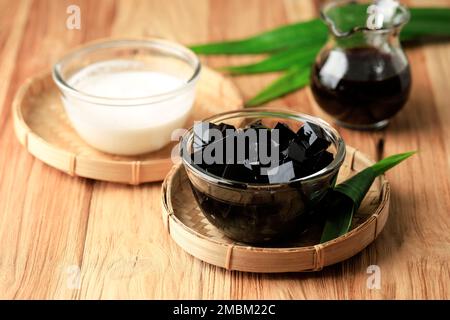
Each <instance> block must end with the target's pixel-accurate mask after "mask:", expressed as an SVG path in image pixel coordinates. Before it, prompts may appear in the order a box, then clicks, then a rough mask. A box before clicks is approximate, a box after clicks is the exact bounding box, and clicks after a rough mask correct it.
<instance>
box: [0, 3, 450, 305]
mask: <svg viewBox="0 0 450 320" xmlns="http://www.w3.org/2000/svg"><path fill="white" fill-rule="evenodd" d="M317 2H318V1H306V0H303V1H297V0H285V1H281V0H277V1H275V0H248V1H241V0H226V1H225V0H210V1H207V0H171V1H164V0H159V1H158V0H152V1H125V0H121V1H112V0H100V1H51V0H47V1H44V0H42V1H41V0H34V1H32V0H30V1H27V0H22V1H7V0H1V1H0V79H1V81H0V128H1V129H0V176H1V179H0V252H1V255H0V298H4V299H11V298H32V299H38V298H48V299H51V298H58V299H62V298H72V299H85V298H94V299H96V298H121V299H128V298H175V299H178V298H196V299H205V298H213V299H218V298H224V299H229V298H237V299H239V298H246V299H251V298H256V299H261V298H275V299H313V298H319V299H320V298H326V299H333V298H344V299H361V298H369V299H382V298H388V299H393V298H399V299H404V298H429V299H437V298H449V297H450V284H449V281H448V279H450V265H449V264H450V263H449V262H450V235H449V232H448V230H449V228H450V216H449V211H450V181H449V180H450V179H449V173H450V129H449V126H448V122H449V121H450V114H449V113H450V111H449V104H448V97H447V95H448V92H450V85H449V82H448V79H449V72H450V59H449V57H450V44H449V43H440V44H432V45H430V44H426V45H423V46H417V47H414V48H408V50H407V54H408V57H409V59H410V62H411V65H412V72H413V77H414V80H413V90H412V95H411V98H410V100H409V102H408V104H407V106H406V108H405V109H404V110H403V111H402V112H401V113H400V114H399V115H398V116H397V117H396V118H395V119H394V121H393V123H392V124H391V125H390V126H389V127H388V128H387V130H385V131H383V132H378V133H367V132H353V131H349V130H345V129H340V132H341V134H342V135H343V137H344V139H345V140H346V142H347V143H348V144H349V145H352V146H355V147H356V148H358V149H360V150H362V151H363V152H364V153H366V154H368V155H370V156H372V157H381V156H383V155H388V154H391V153H395V152H400V151H406V150H414V149H418V150H419V154H418V155H416V156H414V157H413V158H411V159H410V160H408V161H407V162H405V163H404V164H402V165H401V166H399V167H398V168H396V169H395V170H392V172H389V173H388V174H387V178H388V179H389V181H390V183H391V187H392V195H391V212H390V217H389V220H388V221H387V224H386V227H385V229H384V231H383V232H382V233H381V235H380V236H379V238H378V239H377V241H375V243H373V244H372V245H370V246H369V247H368V248H367V249H366V250H364V251H363V252H361V253H360V254H358V255H357V256H355V257H354V258H352V259H350V260H348V261H346V262H343V263H341V264H338V265H335V266H332V267H328V268H325V269H324V270H323V271H321V272H318V273H307V274H279V275H269V274H252V273H240V272H228V271H224V270H222V269H220V268H216V267H213V266H210V265H207V264H205V263H202V262H200V261H199V260H196V259H194V258H192V257H191V256H189V255H188V254H186V253H184V252H183V251H182V250H181V249H180V248H178V246H177V245H176V244H175V243H174V242H173V241H172V240H171V239H170V238H169V237H168V236H167V235H166V233H165V231H164V229H163V225H162V221H161V217H160V216H161V214H160V210H161V207H160V201H159V200H160V184H159V183H154V184H145V185H143V186H139V187H131V186H123V185H116V184H111V183H105V182H95V181H91V180H85V179H81V178H71V177H69V176H66V175H65V174H63V173H60V172H58V171H57V170H54V169H52V168H50V167H48V166H46V165H44V164H43V163H42V162H40V161H39V160H35V159H34V158H33V157H32V156H31V155H29V154H28V153H27V152H26V151H25V149H24V148H22V147H21V146H20V144H19V143H18V141H17V140H16V138H15V137H14V133H13V124H12V119H11V112H10V108H11V102H12V99H13V97H14V94H15V92H16V90H17V89H18V88H19V86H20V85H21V84H22V83H23V81H25V79H26V78H28V77H30V76H32V75H34V74H36V73H39V72H42V71H44V70H48V69H49V68H50V67H51V65H52V63H54V62H55V61H56V59H57V58H59V57H60V56H61V55H62V54H63V53H64V52H65V51H67V50H69V49H70V48H73V47H75V46H77V45H79V44H80V43H84V42H86V41H89V40H94V39H98V38H102V37H108V36H156V35H158V36H163V37H166V38H169V39H174V40H177V41H180V42H182V43H194V42H205V41H211V40H223V39H229V38H238V37H244V36H248V35H251V34H253V33H256V32H259V31H262V30H266V29H268V28H272V27H275V26H279V25H282V24H284V23H288V22H293V21H297V20H301V19H307V18H310V17H313V16H316V15H317ZM407 3H409V4H411V5H446V6H449V5H450V1H448V0H444V1H419V0H414V1H407ZM69 4H77V5H79V6H80V8H81V14H82V26H81V30H68V29H66V27H65V21H66V18H67V14H66V8H67V6H68V5H69ZM253 59H254V58H253V57H208V58H203V62H204V63H206V64H208V65H209V66H212V67H214V66H220V65H224V64H234V63H240V62H248V61H250V60H253ZM274 77H276V75H261V76H240V77H236V78H235V79H234V80H235V83H236V84H237V85H238V87H239V88H240V89H241V90H242V92H243V94H244V96H245V97H246V98H248V97H250V96H252V95H254V94H255V93H256V92H257V91H258V90H260V89H261V88H262V87H263V86H264V85H266V84H267V83H268V81H270V80H272V79H273V78H274ZM271 105H282V106H288V107H291V108H293V109H296V110H299V111H303V112H308V113H313V114H318V111H317V108H316V107H315V105H314V103H313V101H312V99H311V96H310V93H309V90H308V89H306V90H301V91H299V92H297V93H294V94H291V95H289V96H287V97H285V98H283V99H280V100H279V101H275V102H273V103H271ZM371 264H376V265H378V266H379V267H380V269H381V289H379V290H377V289H373V290H370V289H368V288H367V286H366V281H367V278H368V277H369V275H368V274H367V273H366V270H367V267H368V266H369V265H371ZM77 268H80V270H81V277H80V283H77V282H78V281H76V280H77V279H76V270H77ZM78 284H80V286H79V288H78V286H77V285H78Z"/></svg>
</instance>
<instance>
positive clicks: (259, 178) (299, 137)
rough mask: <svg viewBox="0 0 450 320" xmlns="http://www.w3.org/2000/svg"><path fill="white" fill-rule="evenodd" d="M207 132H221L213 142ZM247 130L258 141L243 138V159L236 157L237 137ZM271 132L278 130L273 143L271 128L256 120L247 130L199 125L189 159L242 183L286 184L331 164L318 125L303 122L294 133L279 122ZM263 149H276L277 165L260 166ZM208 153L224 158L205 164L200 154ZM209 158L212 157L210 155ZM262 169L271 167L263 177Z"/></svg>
mask: <svg viewBox="0 0 450 320" xmlns="http://www.w3.org/2000/svg"><path fill="white" fill-rule="evenodd" d="M210 129H217V130H219V131H220V132H221V133H222V138H221V139H218V140H217V139H215V137H214V135H213V134H210ZM249 129H252V130H255V131H256V137H257V141H250V139H246V140H245V141H246V144H245V154H244V155H243V157H242V155H241V157H238V154H237V141H238V138H239V139H242V138H244V137H241V136H240V135H245V134H246V132H247V130H249ZM274 129H277V130H279V134H278V138H279V139H278V141H275V140H274V138H273V137H272V134H271V129H270V128H267V127H266V126H265V125H264V124H263V123H262V122H261V121H255V122H253V123H251V124H249V125H248V126H247V127H246V128H244V129H237V130H236V129H235V128H234V127H233V126H231V125H228V124H224V123H220V124H218V125H217V124H211V123H198V124H196V126H194V146H195V147H194V152H193V154H192V158H193V159H197V160H198V159H201V160H202V161H201V162H200V163H198V162H195V165H197V166H199V167H200V168H202V169H204V170H205V171H206V172H208V173H210V174H213V175H215V176H217V177H221V178H224V179H228V180H234V181H239V182H245V183H285V182H289V181H291V180H294V179H297V178H301V177H304V176H307V175H311V174H313V173H314V172H317V171H319V170H321V169H322V168H325V167H326V166H328V165H329V164H330V163H331V161H333V155H332V154H331V153H330V152H328V151H326V150H327V149H328V147H329V146H330V144H331V141H330V140H329V138H328V136H327V135H326V133H325V132H324V130H323V129H322V128H321V127H320V126H318V125H316V124H313V123H310V122H306V123H305V124H304V125H303V126H302V127H301V128H300V129H299V130H298V131H297V133H295V132H293V131H292V130H291V129H290V128H289V127H288V126H287V125H286V124H284V123H281V122H279V123H277V125H276V126H275V127H274ZM263 131H264V133H265V134H266V135H265V136H266V137H267V139H265V140H264V139H261V138H260V137H261V136H262V135H261V134H260V133H261V132H263ZM247 133H248V132H247ZM247 138H248V136H247ZM262 140H264V141H262ZM241 141H242V140H241ZM230 146H233V147H234V150H232V152H230V151H231V150H229V149H228V148H229V147H230ZM263 146H264V147H265V151H266V153H267V156H271V151H273V150H274V149H273V147H274V146H276V147H277V148H276V150H277V152H278V153H279V154H278V163H269V164H267V163H261V161H260V151H261V150H260V148H262V147H263ZM211 150H222V151H223V157H222V158H220V159H219V158H216V160H219V162H218V163H205V161H203V158H202V156H203V152H206V151H207V152H210V151H211ZM212 155H213V156H214V155H215V154H214V153H212ZM255 155H256V156H257V158H256V159H255V158H254V156H255ZM252 156H253V157H252ZM196 157H197V158H196ZM198 157H200V158H198ZM242 158H244V161H242ZM272 159H273V158H272ZM239 160H241V161H239ZM262 167H265V168H268V167H270V169H269V171H268V175H267V174H263V172H262V171H261V168H262ZM276 167H278V168H276ZM275 168H276V169H277V170H275Z"/></svg>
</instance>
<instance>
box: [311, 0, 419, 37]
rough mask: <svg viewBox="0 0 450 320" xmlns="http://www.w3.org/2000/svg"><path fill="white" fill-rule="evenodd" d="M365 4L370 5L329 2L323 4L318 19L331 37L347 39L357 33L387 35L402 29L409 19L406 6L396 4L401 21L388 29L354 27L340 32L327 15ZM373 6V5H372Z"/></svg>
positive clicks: (344, 0)
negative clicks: (332, 11)
mask: <svg viewBox="0 0 450 320" xmlns="http://www.w3.org/2000/svg"><path fill="white" fill-rule="evenodd" d="M358 3H359V4H367V5H370V4H371V3H369V2H368V1H367V2H358V0H331V1H329V2H327V3H325V4H324V5H323V6H322V7H321V8H320V17H321V19H322V20H323V21H324V22H325V24H326V25H327V26H328V27H329V28H330V29H331V31H332V33H333V35H335V36H336V37H342V38H343V37H349V36H351V35H353V34H355V33H358V32H369V33H381V34H382V33H389V32H392V30H394V29H397V28H400V27H403V26H404V25H405V24H406V23H407V22H408V21H409V19H410V18H411V13H410V11H409V10H408V8H407V7H406V6H404V5H403V4H402V3H400V2H398V6H397V8H398V9H400V11H401V14H402V17H403V18H402V19H401V20H400V21H398V22H397V23H395V24H393V25H392V26H390V27H382V28H379V29H369V28H367V26H355V27H353V28H351V29H350V30H349V31H341V30H339V29H338V28H337V27H336V23H335V22H334V21H333V19H332V18H331V17H330V16H329V14H328V13H327V12H328V11H329V10H330V9H333V8H336V7H340V6H344V5H351V4H358ZM372 4H373V3H372Z"/></svg>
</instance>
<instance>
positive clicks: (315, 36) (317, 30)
mask: <svg viewBox="0 0 450 320" xmlns="http://www.w3.org/2000/svg"><path fill="white" fill-rule="evenodd" d="M344 9H345V10H346V14H341V16H342V18H341V23H342V24H344V29H345V25H354V24H355V23H356V24H357V23H358V21H355V20H358V19H361V15H360V14H355V13H353V14H352V11H355V12H356V13H359V12H360V9H359V8H358V7H357V6H352V7H350V8H344ZM409 10H410V12H411V19H410V21H409V23H408V24H407V25H406V26H405V27H404V29H403V31H402V33H401V39H402V40H414V39H416V38H421V37H428V36H450V8H447V7H444V8H442V7H433V8H410V9H409ZM347 11H348V12H347ZM363 17H364V16H363ZM327 37H328V30H327V27H326V26H325V24H324V23H323V22H322V21H321V20H320V19H312V20H309V21H303V22H297V23H293V24H289V25H285V26H282V27H278V28H276V29H273V30H270V31H266V32H263V33H260V34H258V35H255V36H252V37H249V38H245V39H241V40H234V41H222V42H213V43H207V44H199V45H193V46H191V49H192V50H194V51H195V52H196V53H199V54H256V53H267V52H273V51H278V50H284V49H287V48H292V47H297V48H299V49H301V48H305V47H309V46H312V45H313V46H322V45H324V44H325V41H326V39H327Z"/></svg>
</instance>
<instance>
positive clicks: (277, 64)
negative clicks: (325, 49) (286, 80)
mask: <svg viewBox="0 0 450 320" xmlns="http://www.w3.org/2000/svg"><path fill="white" fill-rule="evenodd" d="M320 48H321V47H320V46H312V47H308V48H304V49H302V48H297V47H294V48H291V49H287V50H285V51H281V52H279V53H275V54H274V55H272V56H270V57H269V58H267V59H264V60H262V61H260V62H257V63H253V64H247V65H242V66H230V67H224V68H222V69H223V70H226V71H228V72H230V73H231V74H251V73H262V72H275V71H281V70H286V69H289V68H292V66H293V65H295V66H297V67H309V66H310V65H311V64H312V63H313V62H314V59H315V57H316V55H317V53H318V52H319V50H320Z"/></svg>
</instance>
